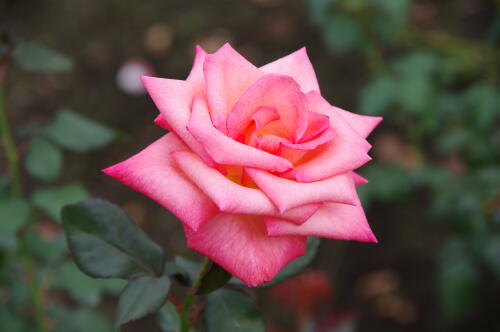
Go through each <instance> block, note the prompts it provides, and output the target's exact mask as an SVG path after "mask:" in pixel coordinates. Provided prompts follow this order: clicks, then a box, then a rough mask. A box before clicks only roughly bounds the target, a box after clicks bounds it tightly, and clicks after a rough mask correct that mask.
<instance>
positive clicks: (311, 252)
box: [261, 237, 320, 287]
mask: <svg viewBox="0 0 500 332" xmlns="http://www.w3.org/2000/svg"><path fill="white" fill-rule="evenodd" d="M319 242H320V240H319V238H317V237H309V238H307V251H306V254H305V255H304V256H302V257H299V258H296V259H294V260H293V261H291V262H290V263H289V264H288V265H286V266H285V267H284V268H282V269H281V271H280V272H279V273H278V274H277V275H276V277H274V279H273V280H271V281H270V282H268V283H267V284H264V285H262V286H261V287H268V286H273V285H276V284H277V283H279V282H282V281H283V280H286V279H288V278H290V277H293V276H295V275H297V274H299V273H300V272H301V271H302V270H303V269H305V268H306V267H307V266H308V265H309V264H311V262H312V260H313V259H314V257H315V256H316V252H317V251H318V247H319Z"/></svg>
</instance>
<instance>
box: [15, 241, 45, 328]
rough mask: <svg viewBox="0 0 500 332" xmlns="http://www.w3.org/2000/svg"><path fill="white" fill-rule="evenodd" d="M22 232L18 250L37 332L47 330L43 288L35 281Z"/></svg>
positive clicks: (33, 270) (31, 261) (32, 265)
mask: <svg viewBox="0 0 500 332" xmlns="http://www.w3.org/2000/svg"><path fill="white" fill-rule="evenodd" d="M24 235H25V234H24V232H22V233H20V234H18V241H19V244H20V245H19V251H20V257H21V265H22V267H23V271H24V273H25V274H26V278H27V283H28V284H29V290H30V294H31V300H32V302H33V312H34V318H35V322H36V326H37V330H38V331H39V332H48V331H49V329H48V327H47V324H46V320H45V313H44V309H43V289H42V287H41V285H40V284H39V283H38V281H37V279H36V278H37V276H36V274H35V269H34V264H33V260H32V259H31V256H30V254H29V252H28V248H27V246H28V245H27V243H26V237H25V236H24Z"/></svg>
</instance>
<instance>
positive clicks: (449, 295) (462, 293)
mask: <svg viewBox="0 0 500 332" xmlns="http://www.w3.org/2000/svg"><path fill="white" fill-rule="evenodd" d="M439 261H440V264H439V270H438V291H439V296H440V300H441V305H442V306H443V309H444V312H445V314H446V315H447V316H448V317H449V318H451V319H456V318H458V317H460V316H461V315H463V314H464V313H466V312H468V311H469V310H471V309H472V308H474V305H475V303H476V300H477V296H478V289H479V272H478V270H477V268H476V266H475V265H474V262H473V261H472V259H471V258H470V257H469V255H468V253H467V249H466V247H465V246H464V244H463V243H462V242H460V241H459V240H458V239H453V240H451V241H449V242H448V243H447V244H446V246H445V247H444V248H443V249H442V251H441V253H440V255H439Z"/></svg>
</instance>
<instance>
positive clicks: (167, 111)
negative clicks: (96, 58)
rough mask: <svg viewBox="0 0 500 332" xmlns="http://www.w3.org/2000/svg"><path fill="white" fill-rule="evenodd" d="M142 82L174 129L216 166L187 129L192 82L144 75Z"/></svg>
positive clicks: (192, 89) (192, 93)
mask: <svg viewBox="0 0 500 332" xmlns="http://www.w3.org/2000/svg"><path fill="white" fill-rule="evenodd" d="M142 83H143V84H144V86H145V87H146V90H148V92H149V94H150V96H151V98H152V99H153V102H154V103H155V104H156V107H157V108H158V109H159V110H160V112H161V114H162V115H163V116H164V117H165V121H166V122H167V123H168V125H169V126H170V128H171V129H172V131H174V132H175V133H176V134H177V135H178V136H179V137H180V138H181V139H182V140H183V141H184V143H186V144H187V145H188V146H189V147H190V148H191V149H192V150H193V151H195V152H196V153H197V154H198V155H199V156H200V157H202V158H203V160H204V161H205V162H206V163H207V164H209V165H211V166H214V165H215V163H214V162H213V160H212V159H211V158H210V156H209V155H208V154H207V153H206V152H205V150H204V149H203V147H202V146H201V145H200V144H199V143H198V142H197V141H196V140H195V139H194V138H193V136H192V135H191V134H190V133H189V132H188V131H187V129H186V125H187V123H188V120H189V117H190V114H191V104H192V101H193V97H194V91H195V88H193V86H192V85H191V83H189V82H186V81H179V80H169V79H164V78H157V77H148V76H143V77H142Z"/></svg>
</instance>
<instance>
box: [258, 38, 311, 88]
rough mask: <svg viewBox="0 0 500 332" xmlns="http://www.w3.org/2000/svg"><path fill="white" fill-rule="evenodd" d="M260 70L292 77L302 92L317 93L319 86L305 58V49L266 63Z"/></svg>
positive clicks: (306, 57) (307, 59) (307, 58)
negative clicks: (312, 91)
mask: <svg viewBox="0 0 500 332" xmlns="http://www.w3.org/2000/svg"><path fill="white" fill-rule="evenodd" d="M260 69H261V70H262V71H263V72H264V73H266V74H269V73H276V74H283V75H288V76H292V77H293V79H294V80H295V81H297V83H299V85H300V87H301V89H302V91H303V92H309V91H311V90H314V91H318V92H319V85H318V81H317V79H316V74H315V73H314V68H313V66H312V64H311V61H309V57H308V56H307V52H306V48H305V47H303V48H301V49H300V50H298V51H296V52H294V53H292V54H289V55H287V56H285V57H283V58H281V59H278V60H276V61H274V62H271V63H268V64H267V65H265V66H262V67H260Z"/></svg>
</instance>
